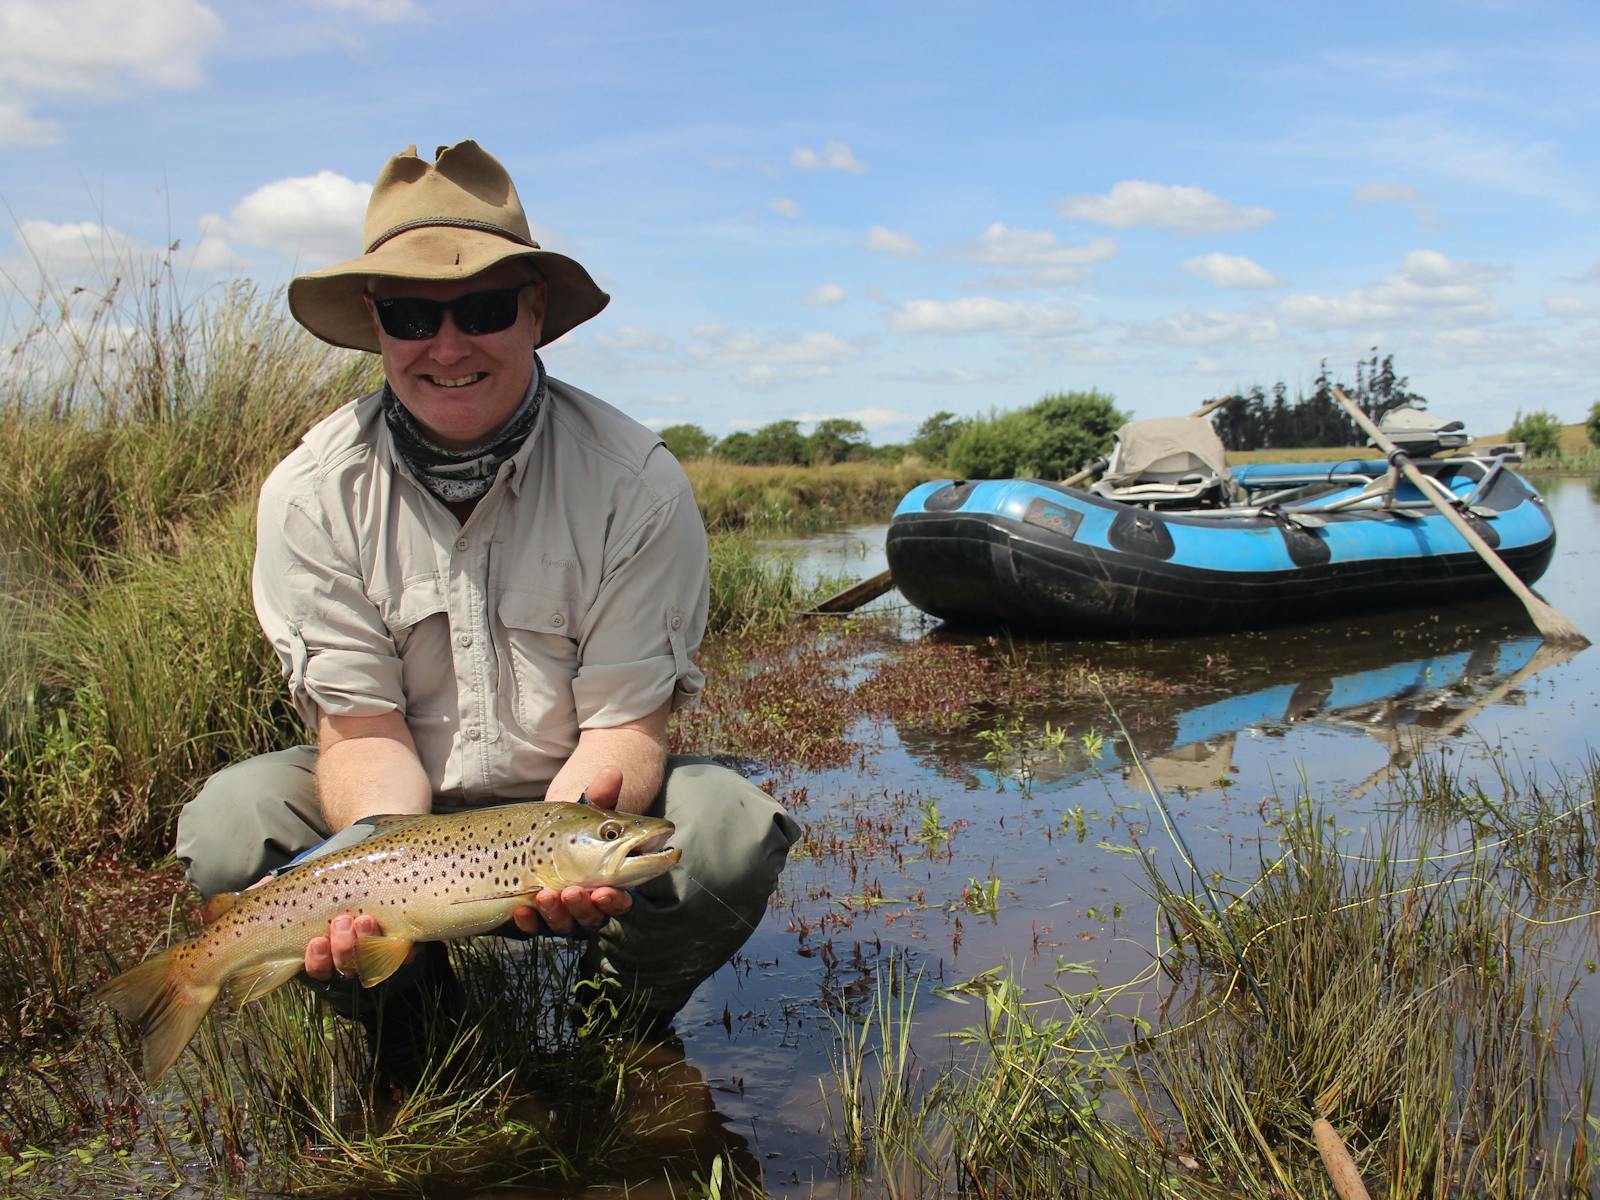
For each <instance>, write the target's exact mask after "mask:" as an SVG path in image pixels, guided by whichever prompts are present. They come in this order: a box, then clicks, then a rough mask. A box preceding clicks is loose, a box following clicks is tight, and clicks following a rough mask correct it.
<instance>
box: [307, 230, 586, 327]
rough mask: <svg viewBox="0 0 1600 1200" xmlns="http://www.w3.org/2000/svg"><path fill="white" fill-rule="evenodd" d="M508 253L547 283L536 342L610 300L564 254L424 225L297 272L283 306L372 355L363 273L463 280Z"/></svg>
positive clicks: (366, 277) (576, 323) (497, 237)
mask: <svg viewBox="0 0 1600 1200" xmlns="http://www.w3.org/2000/svg"><path fill="white" fill-rule="evenodd" d="M513 259H527V260H528V261H530V262H532V263H533V264H534V265H535V266H536V267H537V268H538V270H539V273H540V274H541V275H542V276H544V279H545V282H546V284H548V286H549V298H548V300H547V302H546V305H545V316H544V325H543V327H542V328H541V329H540V332H539V343H538V344H539V345H541V346H544V345H547V344H549V343H550V342H553V341H555V340H556V339H557V338H558V337H560V336H561V335H562V334H564V333H566V332H568V331H569V330H571V329H573V328H575V327H576V326H579V325H581V324H583V323H584V322H585V321H587V320H588V319H589V318H590V317H592V316H594V315H595V314H597V313H598V312H599V311H600V310H601V309H603V308H605V306H606V305H607V304H609V303H610V302H611V297H610V296H608V295H607V294H606V293H605V292H602V291H601V290H600V288H599V286H598V285H597V284H596V283H595V281H594V280H593V279H592V278H590V276H589V272H588V271H586V270H584V269H583V267H582V265H580V264H579V263H578V262H577V261H576V260H575V259H571V258H568V257H567V256H566V255H565V254H557V253H556V252H555V251H553V250H540V249H538V248H536V247H533V246H528V245H525V244H523V243H521V242H516V241H513V240H512V239H510V238H507V237H501V236H500V235H498V234H494V233H486V232H483V231H481V230H477V229H462V228H459V227H455V226H438V225H430V226H424V227H422V228H419V229H412V230H408V231H407V232H405V233H401V234H397V235H396V236H394V237H392V238H390V239H389V240H388V241H386V242H384V243H383V244H382V245H381V246H379V247H378V248H377V249H376V250H374V251H373V252H372V253H370V254H363V255H362V256H361V257H359V258H352V259H350V260H349V261H347V262H342V263H335V264H334V265H333V266H331V267H324V268H323V269H322V270H320V271H311V272H309V273H308V274H305V275H300V276H297V277H296V278H295V279H294V280H292V281H291V282H290V284H289V312H290V313H291V314H293V316H294V319H295V320H296V321H299V322H300V324H302V325H304V326H305V327H306V328H307V329H308V330H310V331H311V332H312V333H313V334H315V335H316V336H317V337H319V338H321V339H322V340H323V341H325V342H328V343H331V344H332V345H335V346H345V347H348V348H349V349H352V350H366V351H368V352H370V353H372V354H377V353H379V346H378V334H377V331H376V330H375V329H374V328H373V325H372V317H371V315H370V314H369V313H368V311H367V306H366V302H365V301H364V300H362V298H361V297H362V294H363V293H364V292H366V290H367V281H368V280H369V279H373V278H379V279H416V280H425V281H427V282H430V283H437V282H444V281H453V280H458V279H470V278H472V276H474V275H477V274H479V273H481V272H483V271H487V270H488V269H489V268H490V267H495V266H498V265H499V264H501V263H503V262H510V261H511V260H513Z"/></svg>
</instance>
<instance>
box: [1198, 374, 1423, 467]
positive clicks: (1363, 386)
mask: <svg viewBox="0 0 1600 1200" xmlns="http://www.w3.org/2000/svg"><path fill="white" fill-rule="evenodd" d="M1335 386H1338V387H1340V388H1342V389H1343V391H1344V394H1345V395H1346V396H1348V397H1350V399H1351V400H1352V401H1354V402H1355V404H1356V406H1357V407H1358V408H1360V409H1361V411H1362V412H1364V413H1365V414H1366V415H1367V416H1368V417H1370V418H1371V419H1372V420H1373V421H1381V420H1383V418H1384V417H1385V416H1387V415H1388V414H1389V413H1391V412H1393V411H1394V410H1395V409H1397V408H1404V407H1406V406H1407V405H1409V406H1411V407H1413V408H1425V407H1426V406H1427V403H1428V402H1427V401H1426V400H1424V399H1423V398H1422V397H1421V396H1420V395H1418V394H1417V393H1416V392H1413V391H1412V390H1411V388H1410V381H1409V380H1408V379H1407V378H1406V377H1405V376H1404V375H1398V374H1396V373H1395V369H1394V355H1392V354H1386V355H1384V356H1383V357H1382V358H1379V357H1378V354H1377V352H1376V351H1374V352H1373V355H1372V357H1371V358H1370V359H1368V360H1366V361H1362V362H1357V363H1356V372H1355V382H1354V383H1345V382H1343V381H1341V380H1336V379H1335V378H1334V377H1333V376H1332V375H1331V374H1329V372H1328V363H1327V360H1326V359H1324V360H1323V362H1322V364H1321V368H1320V369H1319V370H1318V372H1317V378H1316V380H1315V381H1314V382H1313V384H1312V388H1311V392H1310V394H1309V395H1307V394H1305V393H1301V392H1296V393H1295V397H1294V399H1293V400H1290V399H1289V388H1288V385H1287V384H1285V383H1282V382H1279V383H1275V384H1273V385H1272V387H1271V388H1261V387H1255V388H1252V389H1250V391H1248V392H1246V393H1244V394H1243V395H1238V396H1234V397H1232V398H1231V399H1230V400H1229V401H1228V402H1227V403H1226V404H1224V405H1223V406H1222V407H1221V408H1218V409H1216V410H1214V411H1213V412H1212V414H1211V423H1212V425H1213V426H1214V427H1215V428H1216V431H1217V434H1218V436H1219V437H1221V438H1222V444H1223V445H1224V446H1226V447H1228V449H1230V450H1277V449H1283V448H1286V447H1298V446H1357V445H1364V444H1365V443H1366V440H1367V439H1366V435H1365V434H1363V433H1362V432H1361V431H1360V430H1359V429H1357V428H1356V423H1355V422H1354V421H1352V420H1351V419H1350V418H1349V417H1348V416H1346V415H1345V411H1344V409H1342V408H1340V407H1339V403H1338V401H1336V400H1335V399H1334V398H1333V389H1334V387H1335Z"/></svg>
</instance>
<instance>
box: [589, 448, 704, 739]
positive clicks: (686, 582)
mask: <svg viewBox="0 0 1600 1200" xmlns="http://www.w3.org/2000/svg"><path fill="white" fill-rule="evenodd" d="M646 478H647V481H648V482H649V483H650V484H652V485H653V486H650V487H645V488H641V499H642V501H643V502H642V503H641V504H640V505H639V506H638V508H639V510H640V511H638V512H635V513H629V514H627V515H628V518H629V519H630V520H631V525H630V524H628V523H626V522H624V523H622V524H621V525H620V526H619V533H618V535H617V536H616V538H615V541H614V543H613V544H612V545H611V546H610V547H608V550H607V555H606V564H605V573H604V576H603V578H602V581H601V585H600V590H599V594H598V595H597V596H596V598H595V600H594V602H593V603H592V604H591V605H590V606H589V609H588V612H587V614H586V616H585V618H584V621H583V626H582V628H581V629H580V630H579V636H578V647H579V658H580V666H579V668H578V673H577V675H576V677H575V678H574V679H573V681H572V694H573V700H574V702H575V706H576V710H577V719H578V725H579V727H580V728H583V729H605V728H610V727H612V726H616V725H621V724H624V723H625V722H628V721H635V720H638V719H639V718H641V717H644V716H648V715H649V714H650V713H652V712H654V711H655V710H656V709H658V708H660V707H661V705H662V704H663V703H664V702H666V701H668V700H670V701H671V702H672V707H673V708H675V709H676V708H679V707H681V706H683V705H685V704H687V703H689V702H690V701H691V700H693V699H694V698H695V697H696V696H698V695H699V694H700V691H701V689H702V688H703V687H704V686H705V675H704V674H703V673H702V672H701V670H700V668H699V667H698V666H697V665H696V664H695V661H694V654H695V652H696V651H697V650H698V649H699V648H700V639H701V638H702V637H703V636H704V634H705V628H706V611H707V604H708V575H707V570H708V563H709V557H708V551H707V546H706V532H705V525H704V523H703V522H702V521H701V518H700V510H699V508H698V507H697V506H696V504H695V499H694V493H693V492H692V491H691V490H690V488H689V482H688V480H687V478H685V477H684V475H683V471H682V468H680V467H679V466H678V464H677V462H676V461H674V460H673V459H672V457H671V455H669V454H667V453H666V451H665V448H658V454H657V455H653V456H652V461H651V462H650V463H649V464H647V470H646Z"/></svg>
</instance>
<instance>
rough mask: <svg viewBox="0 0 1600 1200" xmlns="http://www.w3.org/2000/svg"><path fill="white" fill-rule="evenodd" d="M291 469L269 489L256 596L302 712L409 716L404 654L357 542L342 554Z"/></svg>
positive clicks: (259, 522) (259, 538) (259, 536)
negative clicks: (362, 569)
mask: <svg viewBox="0 0 1600 1200" xmlns="http://www.w3.org/2000/svg"><path fill="white" fill-rule="evenodd" d="M289 475H290V473H289V472H287V471H285V470H284V469H283V468H280V470H279V471H278V472H274V474H273V475H272V476H271V477H269V479H268V480H267V482H266V484H265V485H264V486H263V487H262V489H261V500H260V505H259V508H258V510H257V519H256V560H255V570H254V573H253V577H252V593H253V596H254V601H255V609H256V617H257V619H258V620H259V621H260V622H261V628H262V630H263V632H265V633H266V635H267V640H268V641H270V642H271V643H272V647H273V649H274V650H276V651H277V653H278V659H279V661H280V662H281V664H282V666H283V673H284V677H285V679H286V680H287V681H288V686H289V695H290V698H291V699H292V700H293V702H294V706H295V709H296V710H297V711H298V712H299V713H300V716H301V718H302V719H303V720H305V721H306V722H307V724H308V725H312V726H314V725H315V722H316V719H317V713H318V712H319V710H320V711H321V712H324V713H327V714H330V715H333V716H377V715H379V714H381V713H385V712H390V711H393V710H399V711H400V712H402V713H403V712H404V711H405V697H404V693H403V692H402V690H401V663H400V658H399V655H398V654H397V652H396V649H395V644H394V639H393V638H392V637H391V635H390V633H389V630H388V627H387V626H386V625H385V624H384V621H383V619H382V617H381V615H380V613H379V611H378V609H377V606H376V605H374V604H373V602H372V601H371V599H370V598H369V597H368V595H367V593H366V589H365V587H364V586H363V584H362V581H361V578H360V575H359V574H358V572H357V569H356V564H355V561H354V554H353V548H352V549H351V550H347V551H345V552H343V553H341V552H340V550H339V548H338V546H337V545H336V543H335V539H334V537H333V536H332V534H331V531H330V530H329V528H328V527H327V526H326V525H325V524H323V523H322V522H321V521H319V520H318V519H317V518H316V517H315V516H314V515H313V514H312V512H310V511H308V509H307V507H306V506H305V504H304V503H303V501H302V500H301V498H300V496H299V495H296V494H295V493H296V491H297V489H296V487H295V481H294V480H293V479H292V478H290V477H289ZM302 494H303V493H302Z"/></svg>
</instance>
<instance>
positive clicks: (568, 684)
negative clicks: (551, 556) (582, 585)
mask: <svg viewBox="0 0 1600 1200" xmlns="http://www.w3.org/2000/svg"><path fill="white" fill-rule="evenodd" d="M497 613H498V616H499V619H500V625H501V639H502V640H501V645H502V647H503V650H504V653H503V655H502V663H501V668H502V669H501V686H502V688H503V689H506V690H507V691H508V692H509V693H510V695H511V697H512V712H513V713H514V715H515V716H516V719H517V723H518V724H519V725H521V726H522V728H523V730H524V731H525V732H526V733H527V734H528V736H529V738H530V739H531V740H533V741H534V742H536V743H544V742H546V741H549V740H550V739H552V738H554V739H555V740H556V742H557V743H564V742H565V741H567V740H568V739H574V738H576V737H577V710H576V708H575V706H574V704H573V699H572V681H573V679H574V678H575V677H576V676H577V674H578V643H577V640H576V638H575V636H574V634H575V630H576V627H577V623H578V616H579V614H578V611H577V605H576V602H575V601H574V599H573V597H572V596H571V595H570V594H569V593H566V592H557V591H549V590H545V589H542V588H530V589H520V588H519V589H517V590H515V591H507V592H506V593H504V594H503V595H502V596H501V597H500V604H499V607H498V609H497Z"/></svg>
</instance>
